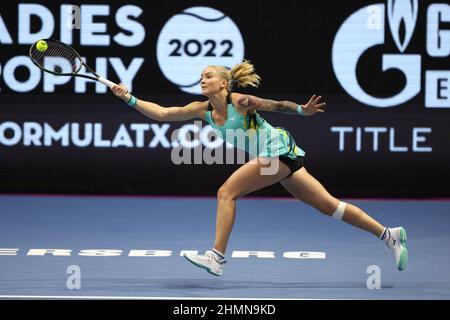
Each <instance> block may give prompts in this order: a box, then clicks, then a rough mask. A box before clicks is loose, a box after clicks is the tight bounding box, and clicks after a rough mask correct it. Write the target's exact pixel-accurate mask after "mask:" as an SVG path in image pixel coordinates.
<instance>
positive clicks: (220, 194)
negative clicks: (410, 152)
mask: <svg viewBox="0 0 450 320" xmlns="http://www.w3.org/2000/svg"><path fill="white" fill-rule="evenodd" d="M234 199H235V196H234V194H233V192H232V191H231V190H230V189H229V188H227V187H224V186H222V187H220V188H219V190H217V200H218V201H220V202H226V201H231V200H234Z"/></svg>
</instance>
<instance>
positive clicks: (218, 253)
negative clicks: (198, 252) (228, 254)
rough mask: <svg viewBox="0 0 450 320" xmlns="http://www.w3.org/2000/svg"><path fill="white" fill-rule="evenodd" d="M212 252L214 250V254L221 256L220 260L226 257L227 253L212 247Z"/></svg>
mask: <svg viewBox="0 0 450 320" xmlns="http://www.w3.org/2000/svg"><path fill="white" fill-rule="evenodd" d="M212 252H214V254H215V255H216V256H217V258H219V260H220V261H222V260H223V259H225V255H224V254H223V253H222V252H220V251H219V250H216V249H212Z"/></svg>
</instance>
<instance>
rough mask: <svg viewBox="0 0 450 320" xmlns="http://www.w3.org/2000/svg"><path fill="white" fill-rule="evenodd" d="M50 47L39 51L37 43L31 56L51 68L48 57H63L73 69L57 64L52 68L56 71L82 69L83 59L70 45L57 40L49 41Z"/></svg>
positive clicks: (39, 63)
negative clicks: (47, 61) (63, 67)
mask: <svg viewBox="0 0 450 320" xmlns="http://www.w3.org/2000/svg"><path fill="white" fill-rule="evenodd" d="M47 45H48V48H47V50H45V51H39V50H37V48H36V45H34V46H33V48H32V50H31V58H32V59H34V61H35V62H36V63H37V64H38V65H39V66H40V67H42V68H44V69H47V70H50V67H49V66H46V58H50V57H51V58H62V59H65V60H67V62H69V64H70V65H71V68H72V70H63V69H62V67H61V66H59V65H56V66H54V67H53V68H52V69H54V70H50V71H53V72H56V73H60V74H63V73H72V72H78V71H79V70H80V66H81V61H80V58H79V56H78V55H77V53H76V52H75V51H74V50H73V49H72V48H70V47H69V46H67V45H65V44H63V43H60V42H56V41H51V40H49V41H47ZM63 71H64V72H63Z"/></svg>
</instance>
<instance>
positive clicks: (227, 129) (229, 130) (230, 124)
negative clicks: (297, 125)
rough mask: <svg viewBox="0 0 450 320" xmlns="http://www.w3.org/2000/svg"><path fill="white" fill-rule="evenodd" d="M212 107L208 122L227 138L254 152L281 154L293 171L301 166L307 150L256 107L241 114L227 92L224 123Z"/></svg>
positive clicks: (265, 154) (281, 157)
mask: <svg viewBox="0 0 450 320" xmlns="http://www.w3.org/2000/svg"><path fill="white" fill-rule="evenodd" d="M212 110H213V108H212V106H211V104H209V106H208V110H207V112H206V114H205V119H206V122H207V123H208V124H210V125H211V127H212V128H214V129H215V131H216V132H217V133H218V136H219V137H220V138H222V139H223V140H225V141H226V142H229V143H231V144H232V145H234V146H235V147H236V148H238V149H241V150H244V151H246V152H247V153H249V154H250V155H251V156H258V157H271V158H272V157H279V158H280V160H281V161H283V162H284V163H286V164H287V165H288V166H289V167H290V168H291V171H292V172H293V171H296V170H298V169H300V168H301V166H302V164H303V157H304V156H305V151H303V150H302V149H301V148H300V147H298V146H297V145H296V143H295V140H294V138H293V137H292V136H291V134H290V133H289V132H288V131H287V130H286V129H284V128H282V127H273V126H272V125H270V124H269V123H268V122H267V121H266V120H264V119H263V118H262V117H261V116H260V115H259V114H258V112H256V111H254V112H253V113H252V114H250V113H248V114H247V116H243V115H241V114H240V113H239V112H237V111H236V109H235V107H234V106H233V103H232V101H231V94H228V95H227V111H228V113H227V114H228V116H227V120H226V122H225V124H224V125H222V126H218V125H216V124H215V123H214V120H213V118H212ZM294 162H296V163H294Z"/></svg>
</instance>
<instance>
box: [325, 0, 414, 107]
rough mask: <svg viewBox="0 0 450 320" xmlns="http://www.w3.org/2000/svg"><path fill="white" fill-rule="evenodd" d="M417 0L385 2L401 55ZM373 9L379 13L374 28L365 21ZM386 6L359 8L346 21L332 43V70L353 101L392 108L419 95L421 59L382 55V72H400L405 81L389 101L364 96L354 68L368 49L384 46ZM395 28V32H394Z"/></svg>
mask: <svg viewBox="0 0 450 320" xmlns="http://www.w3.org/2000/svg"><path fill="white" fill-rule="evenodd" d="M417 8H418V0H413V1H412V4H411V1H410V0H403V1H402V0H397V1H396V0H388V11H389V12H388V17H389V24H390V28H391V32H392V34H393V38H394V40H395V42H396V44H397V47H398V48H399V50H400V51H401V52H403V51H404V50H405V49H406V46H407V45H408V42H409V40H410V39H411V36H412V33H413V30H414V28H415V23H416V18H417ZM373 10H375V11H376V12H379V13H380V14H379V20H378V24H377V26H376V27H374V28H373V27H372V28H371V27H370V26H369V25H368V21H369V20H370V19H371V15H373ZM384 17H385V5H384V4H381V3H379V4H375V5H371V6H367V7H364V8H361V9H359V10H358V11H356V12H354V13H353V14H352V15H351V16H350V17H348V18H347V20H345V22H344V23H343V24H342V26H341V27H340V29H339V30H338V32H337V34H336V37H335V39H334V42H333V49H332V63H333V69H334V72H335V74H336V78H337V79H338V81H339V83H340V84H341V86H342V87H343V88H344V89H345V91H347V93H348V94H349V95H351V96H352V97H353V98H355V99H356V100H359V101H360V102H363V103H365V104H367V105H370V106H373V107H380V108H383V107H392V106H396V105H399V104H402V103H404V102H406V101H408V100H410V99H412V98H413V97H414V96H416V95H417V94H418V93H419V92H420V76H421V56H420V55H415V54H384V55H383V56H382V71H386V70H389V69H398V70H400V71H401V72H402V73H403V74H404V75H405V78H406V85H405V87H404V88H403V90H402V91H401V92H400V93H398V94H397V95H395V96H393V97H389V98H377V97H373V96H371V95H369V94H367V93H366V92H365V91H364V90H363V89H362V88H361V86H360V85H359V83H358V78H357V74H356V67H357V65H358V61H359V59H360V58H361V56H362V55H363V54H364V52H366V51H367V50H369V49H370V48H372V47H374V46H378V45H383V44H384V43H385V36H384V35H385V21H384V20H385V18H384ZM401 23H403V24H404V26H405V30H406V36H405V38H404V41H403V43H400V41H399V40H398V39H399V36H398V32H399V26H400V24H401ZM395 29H397V30H395Z"/></svg>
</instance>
